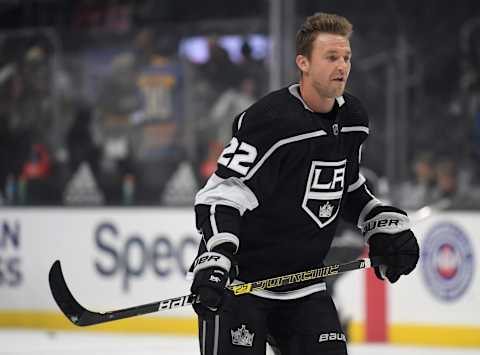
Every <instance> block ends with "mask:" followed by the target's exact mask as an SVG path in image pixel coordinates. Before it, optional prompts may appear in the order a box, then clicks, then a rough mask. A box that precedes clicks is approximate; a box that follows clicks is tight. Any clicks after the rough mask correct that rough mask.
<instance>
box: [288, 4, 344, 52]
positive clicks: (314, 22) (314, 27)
mask: <svg viewBox="0 0 480 355" xmlns="http://www.w3.org/2000/svg"><path fill="white" fill-rule="evenodd" d="M352 32H353V25H352V24H351V23H350V21H348V20H347V19H346V18H345V17H343V16H339V15H336V14H327V13H324V12H318V13H316V14H314V15H312V16H309V17H307V18H306V20H305V22H304V23H303V24H302V26H301V27H300V29H299V30H298V32H297V36H296V51H297V55H303V56H305V57H307V58H310V55H311V52H312V47H313V41H315V38H317V35H318V34H319V33H332V34H337V35H341V36H344V37H346V38H350V36H351V34H352Z"/></svg>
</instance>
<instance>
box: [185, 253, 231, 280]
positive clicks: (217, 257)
mask: <svg viewBox="0 0 480 355" xmlns="http://www.w3.org/2000/svg"><path fill="white" fill-rule="evenodd" d="M211 267H214V268H220V269H222V270H225V271H226V272H227V273H228V272H230V268H231V267H232V262H231V261H230V258H228V257H226V256H225V255H223V254H220V253H217V252H214V251H207V252H205V253H203V254H201V255H200V256H199V257H198V258H197V259H196V260H195V263H194V264H193V274H194V275H195V274H196V273H197V272H199V271H200V270H204V269H207V268H211Z"/></svg>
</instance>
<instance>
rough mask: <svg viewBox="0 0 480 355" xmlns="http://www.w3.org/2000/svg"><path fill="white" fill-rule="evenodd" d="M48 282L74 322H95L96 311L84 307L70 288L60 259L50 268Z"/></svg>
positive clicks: (65, 312) (62, 308) (60, 304)
mask: <svg viewBox="0 0 480 355" xmlns="http://www.w3.org/2000/svg"><path fill="white" fill-rule="evenodd" d="M48 282H49V284H50V291H51V292H52V296H53V298H54V300H55V302H56V303H57V305H58V307H59V308H60V310H61V311H62V312H63V314H64V315H65V316H66V317H67V318H68V319H69V320H70V321H71V322H72V323H73V324H75V325H77V326H85V325H90V324H94V323H95V318H96V317H95V316H96V313H94V312H90V311H89V310H87V309H85V308H84V307H82V306H81V305H80V303H78V301H77V300H76V299H75V297H73V295H72V293H71V292H70V290H69V289H68V286H67V283H66V282H65V278H64V276H63V272H62V266H61V264H60V260H56V261H55V262H54V263H53V265H52V267H51V268H50V272H49V273H48Z"/></svg>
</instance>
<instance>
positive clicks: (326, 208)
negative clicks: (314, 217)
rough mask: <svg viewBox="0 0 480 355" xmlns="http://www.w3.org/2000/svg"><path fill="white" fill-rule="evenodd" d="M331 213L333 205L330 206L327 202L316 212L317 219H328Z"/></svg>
mask: <svg viewBox="0 0 480 355" xmlns="http://www.w3.org/2000/svg"><path fill="white" fill-rule="evenodd" d="M332 212H333V205H331V204H330V201H327V203H326V204H324V205H323V206H320V211H319V212H318V216H319V217H323V218H330V217H331V216H332Z"/></svg>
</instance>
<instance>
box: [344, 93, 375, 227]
mask: <svg viewBox="0 0 480 355" xmlns="http://www.w3.org/2000/svg"><path fill="white" fill-rule="evenodd" d="M352 100H353V101H354V103H353V105H352V106H353V107H352V112H351V117H352V121H354V122H355V123H354V126H350V127H347V128H346V129H345V130H346V131H348V132H351V134H355V135H356V138H355V139H354V141H355V144H354V148H353V150H352V154H351V156H350V158H349V163H350V173H349V174H348V175H349V176H348V187H347V195H346V198H345V201H344V205H343V209H342V217H343V219H345V220H346V221H347V222H350V223H352V224H353V225H356V226H359V225H360V224H361V223H362V222H363V220H364V218H365V216H366V215H367V214H368V213H369V212H370V211H371V210H372V209H373V208H374V207H375V206H378V205H382V204H383V203H382V202H381V201H380V200H379V199H377V198H376V197H375V196H374V195H373V194H372V193H371V192H370V191H369V189H368V188H367V184H366V179H365V177H364V176H363V175H362V174H361V172H360V166H361V156H362V147H363V143H364V142H365V140H366V139H367V137H368V134H369V128H368V114H367V112H366V110H365V108H364V107H363V105H362V104H361V103H360V101H358V100H357V99H352Z"/></svg>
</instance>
